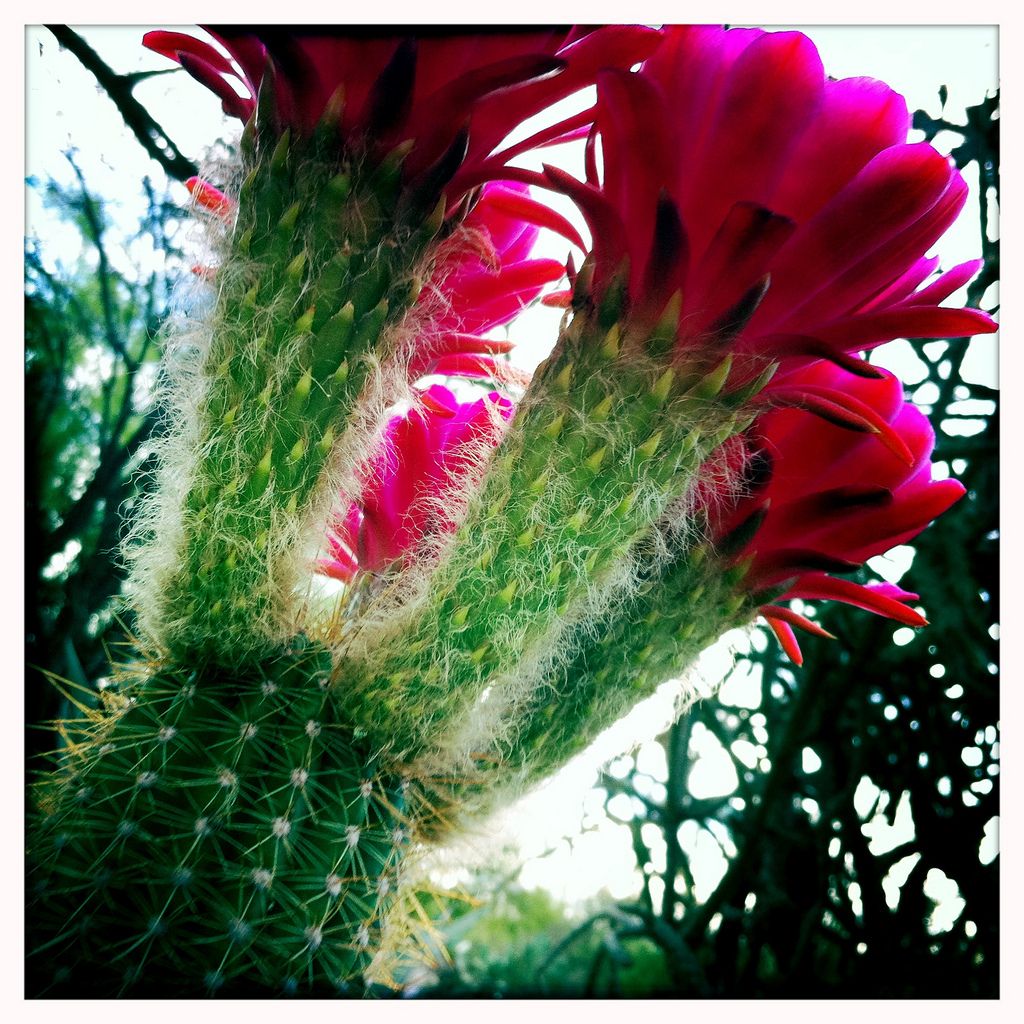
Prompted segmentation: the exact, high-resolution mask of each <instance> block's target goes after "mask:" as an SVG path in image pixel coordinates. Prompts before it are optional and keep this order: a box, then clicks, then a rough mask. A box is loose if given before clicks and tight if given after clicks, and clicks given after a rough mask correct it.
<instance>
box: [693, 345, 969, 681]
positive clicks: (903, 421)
mask: <svg viewBox="0 0 1024 1024" xmlns="http://www.w3.org/2000/svg"><path fill="white" fill-rule="evenodd" d="M793 376H794V378H796V377H799V378H800V380H799V383H800V384H801V385H802V386H807V387H819V386H821V387H827V388H834V389H837V390H839V389H842V390H847V391H849V393H850V394H851V395H852V396H853V397H854V398H856V399H857V400H858V401H860V402H863V403H864V404H865V405H867V406H870V407H871V408H872V409H873V410H874V411H875V412H876V413H877V414H878V415H879V416H881V417H882V418H883V419H884V420H885V421H886V423H887V424H888V425H889V427H890V428H891V431H892V432H893V433H894V434H896V435H898V436H899V438H900V439H901V440H902V442H903V444H904V445H905V447H906V449H907V452H908V453H909V459H907V458H904V457H902V456H901V455H898V454H894V452H893V451H892V450H891V449H890V448H889V447H886V446H885V445H883V444H880V443H879V441H878V439H877V438H876V437H872V436H870V435H869V434H857V433H854V432H852V431H850V430H849V429H846V428H842V427H839V426H833V425H831V424H828V423H821V422H814V423H808V420H807V413H806V412H804V411H801V410H798V409H776V410H772V411H770V412H766V413H764V414H763V415H761V416H759V417H758V419H757V421H756V422H755V424H754V426H753V427H752V428H751V430H750V431H749V432H748V434H746V435H744V436H742V437H738V438H734V439H733V441H732V442H730V444H729V445H728V446H726V448H725V450H724V451H720V455H719V457H720V458H722V459H724V460H725V463H727V464H730V463H731V466H732V469H733V470H734V471H735V470H738V469H739V468H740V467H741V466H745V467H746V468H745V475H746V477H747V480H748V493H747V494H746V495H745V496H744V497H742V498H741V499H740V500H738V501H736V502H733V503H729V502H724V501H723V500H722V499H721V497H717V498H716V496H715V495H713V494H712V493H711V492H710V491H708V492H705V495H704V501H705V503H706V504H707V506H708V508H709V518H710V523H709V526H710V529H711V533H712V537H713V538H715V541H716V543H717V544H718V545H719V546H720V547H721V548H722V549H724V550H726V551H730V552H731V558H732V560H733V562H734V563H735V564H740V565H743V566H744V567H745V572H744V574H743V579H742V582H741V584H740V586H742V587H743V588H744V589H745V590H747V591H748V592H751V593H754V594H755V595H756V594H760V593H763V594H765V595H766V603H765V604H764V605H762V606H761V608H760V611H761V614H762V615H763V616H764V617H765V618H766V619H767V621H768V623H769V624H770V625H771V627H772V629H773V630H774V631H775V633H776V635H777V636H778V637H779V640H780V642H781V643H782V645H783V647H784V648H785V650H786V652H787V653H788V654H789V655H790V657H791V658H792V659H793V660H794V661H795V662H797V663H798V664H799V663H800V661H801V656H800V648H799V645H798V644H797V641H796V637H795V635H794V633H793V630H792V627H793V626H797V627H800V628H803V629H806V630H808V631H810V632H812V633H818V634H822V633H823V631H822V630H821V627H819V626H817V625H816V624H815V623H813V622H811V620H809V619H806V618H805V617H804V616H802V615H799V614H798V613H796V612H794V611H793V610H792V609H790V608H787V607H784V606H782V605H780V604H779V603H778V602H780V601H788V600H791V599H793V598H801V599H803V600H807V601H817V600H835V601H842V602H845V603H846V604H852V605H855V606H857V607H859V608H865V609H867V610H868V611H872V612H875V613H877V614H879V615H884V616H887V617H888V618H891V619H895V620H896V621H898V622H902V623H904V624H906V625H909V626H923V625H926V623H925V620H924V619H923V618H922V617H921V616H920V615H919V614H918V613H917V612H916V611H914V610H913V609H912V608H909V607H907V604H906V602H908V601H912V600H915V599H916V598H917V595H916V594H909V593H907V592H905V591H903V590H901V589H900V588H898V587H894V586H892V585H891V584H873V585H868V586H863V585H861V584H858V583H854V582H852V581H850V580H844V579H838V578H836V577H834V576H832V575H830V573H832V572H848V571H852V570H853V569H856V568H858V567H859V566H861V565H862V564H863V563H864V562H865V561H866V560H867V559H869V558H871V557H873V556H874V555H878V554H883V553H884V552H886V551H888V550H889V549H890V548H893V547H895V546H896V545H897V544H903V543H906V542H907V541H908V540H910V539H911V538H913V537H915V536H917V534H918V533H920V532H921V531H922V530H923V529H924V528H925V527H926V526H928V524H929V523H931V522H932V520H934V519H935V518H936V517H937V516H939V515H941V514H942V513H943V512H945V511H946V509H948V508H949V507H950V506H951V505H952V504H953V503H954V502H955V501H957V500H958V499H959V498H960V497H961V496H962V495H963V493H964V488H963V486H962V485H961V484H960V483H959V481H957V480H952V479H945V480H936V479H934V478H933V476H932V468H933V467H932V463H931V459H930V457H931V453H932V449H933V448H934V444H935V436H934V433H933V431H932V428H931V425H930V424H929V422H928V419H927V417H926V416H925V415H924V413H922V412H921V411H920V409H918V408H917V407H916V406H914V405H912V404H910V403H908V402H906V401H904V398H903V388H902V385H901V384H900V382H899V380H897V379H896V378H895V377H893V376H892V375H891V374H889V373H884V374H883V375H882V376H881V377H879V378H876V379H870V378H865V377H858V376H855V375H851V374H850V373H848V372H847V371H845V370H843V369H841V368H839V367H836V366H833V365H832V364H830V363H827V362H824V361H818V362H816V363H813V364H810V365H808V366H805V367H803V368H802V369H801V370H799V371H798V372H797V373H796V374H794V375H793ZM780 588H782V589H781V591H780Z"/></svg>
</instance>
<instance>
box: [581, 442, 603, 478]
mask: <svg viewBox="0 0 1024 1024" xmlns="http://www.w3.org/2000/svg"><path fill="white" fill-rule="evenodd" d="M607 454H608V445H606V444H603V445H601V447H600V448H598V449H597V451H595V452H592V453H591V454H590V455H588V456H587V458H586V459H584V460H583V465H584V466H586V467H587V469H589V470H590V471H591V472H592V473H596V472H597V471H598V470H599V469H600V468H601V463H602V462H604V457H605V455H607Z"/></svg>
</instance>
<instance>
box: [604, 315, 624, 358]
mask: <svg viewBox="0 0 1024 1024" xmlns="http://www.w3.org/2000/svg"><path fill="white" fill-rule="evenodd" d="M621 347H622V328H621V327H620V326H619V325H618V324H617V323H616V324H612V326H611V329H610V330H609V331H608V333H607V334H606V335H605V336H604V341H603V342H602V343H601V355H603V356H604V357H605V359H614V358H615V357H616V356H617V355H618V354H619V349H620V348H621Z"/></svg>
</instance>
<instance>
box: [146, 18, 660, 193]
mask: <svg viewBox="0 0 1024 1024" xmlns="http://www.w3.org/2000/svg"><path fill="white" fill-rule="evenodd" d="M209 31H210V32H211V34H212V35H213V36H214V37H215V38H216V39H217V40H218V41H219V42H220V43H221V44H222V45H223V47H224V48H225V49H226V50H227V51H228V53H229V54H230V57H231V59H230V60H229V59H227V58H226V57H224V55H223V54H222V53H221V52H220V51H219V50H217V49H216V48H215V47H213V46H211V45H210V44H208V43H205V42H202V41H200V40H198V39H195V38H194V37H192V36H189V35H186V34H184V33H180V32H164V31H156V32H149V33H147V34H146V36H145V37H144V40H143V42H144V43H145V45H146V46H148V47H149V48H150V49H152V50H155V51H156V52H157V53H161V54H163V55H164V56H166V57H169V58H171V59H172V60H176V61H177V62H178V63H179V64H181V66H182V67H183V68H184V69H185V70H186V71H188V72H189V74H191V75H192V76H193V77H194V78H196V79H197V80H198V81H200V82H201V83H202V84H203V85H205V86H206V87H207V88H209V89H210V90H211V91H213V92H214V93H215V94H216V95H217V96H218V97H219V98H220V100H221V102H222V104H223V107H224V110H225V112H226V113H227V114H229V115H231V116H234V117H238V118H240V119H241V120H243V121H247V120H248V119H249V118H250V117H251V116H252V114H253V112H254V110H255V109H256V98H257V95H258V92H259V89H260V87H261V84H262V82H263V81H264V76H265V75H266V73H267V69H268V67H269V68H271V69H272V73H273V88H274V93H275V98H276V104H277V112H278V117H279V119H280V124H279V125H278V130H280V129H281V128H283V127H284V126H289V127H291V128H292V129H293V131H297V132H299V134H303V135H308V134H310V133H311V132H312V130H313V128H314V127H315V125H316V124H317V122H318V121H319V120H320V118H321V117H322V115H323V114H324V112H325V110H326V109H327V107H328V105H329V104H330V103H331V102H332V100H333V101H335V102H337V103H339V105H340V103H341V102H342V101H343V110H342V111H341V121H340V125H339V133H340V140H341V141H343V142H344V143H345V144H346V145H358V146H363V145H366V146H369V147H370V148H371V150H372V151H373V152H374V154H375V155H376V156H378V157H380V156H382V155H383V154H384V153H386V152H387V151H389V150H390V149H392V148H393V147H394V146H396V145H398V144H399V143H402V142H405V141H406V140H415V145H414V148H413V151H412V153H411V154H410V155H409V159H408V161H407V163H406V165H405V167H404V171H405V174H406V175H407V184H408V186H409V187H410V188H411V189H416V188H428V189H429V190H431V191H433V190H435V189H440V188H441V187H444V186H448V193H447V194H448V195H449V198H450V199H452V200H453V201H454V200H457V199H458V197H459V196H460V195H461V194H462V192H463V191H464V188H465V185H466V182H469V181H470V179H473V180H472V184H478V183H479V182H480V181H481V180H483V178H481V177H480V176H479V174H478V172H479V171H480V169H481V168H482V167H483V166H484V164H485V163H486V164H487V166H488V168H491V169H493V168H496V167H500V166H501V165H502V163H503V159H504V158H503V157H501V156H497V157H496V156H495V152H494V151H495V150H496V148H497V147H498V146H499V145H500V144H501V143H502V141H503V140H504V139H505V137H506V136H507V135H508V134H509V133H510V132H511V131H512V130H513V129H514V128H516V127H517V126H518V125H519V124H521V123H522V122H523V121H524V120H526V119H527V118H529V117H531V116H532V115H534V114H536V113H538V112H540V111H541V110H543V109H544V108H545V107H547V106H549V105H550V104H552V103H554V102H556V101H558V100H560V99H562V98H564V97H566V96H568V95H570V94H571V93H574V92H576V91H578V90H579V89H582V88H584V87H585V86H587V85H591V84H593V82H594V79H595V76H596V75H597V73H598V71H600V70H601V69H602V68H607V67H623V68H628V67H630V66H631V65H632V64H634V63H636V62H637V61H640V60H643V59H644V58H645V57H646V56H648V55H649V54H650V53H651V51H652V50H653V49H654V48H655V47H656V46H657V45H658V43H659V41H660V37H659V34H658V33H657V32H655V31H654V30H651V29H645V28H639V27H633V26H606V27H604V28H598V29H596V30H582V29H576V30H573V31H571V32H569V33H566V32H565V31H564V30H558V29H554V28H552V29H541V30H527V29H522V30H520V29H515V28H512V29H508V28H505V29H501V30H489V29H476V30H474V31H471V32H467V31H459V30H451V29H447V28H443V27H442V28H437V29H429V28H428V29H419V30H417V31H415V33H413V32H410V33H407V34H402V33H399V32H389V31H387V30H381V29H378V28H373V27H366V28H360V27H348V28H344V29H338V28H333V29H332V28H327V27H325V28H320V27H318V28H310V29H305V30H304V29H301V28H300V29H294V30H293V29H286V28H283V27H276V26H251V27H250V26H219V27H215V28H211V29H210V30H209ZM581 127H583V126H581V125H580V124H579V123H577V122H576V121H574V120H572V119H570V122H568V123H566V124H565V125H564V126H561V125H559V126H554V127H552V128H551V129H546V130H545V135H544V140H545V141H551V140H553V139H556V138H558V137H560V136H562V135H564V134H565V133H566V132H570V133H571V132H574V131H575V132H578V131H579V130H581ZM517 151H518V150H517ZM511 152H512V150H509V153H511ZM485 176H487V177H500V176H501V175H500V174H493V173H488V174H487V175H485ZM453 177H454V178H455V181H453V182H452V181H451V179H452V178H453ZM449 182H451V184H449Z"/></svg>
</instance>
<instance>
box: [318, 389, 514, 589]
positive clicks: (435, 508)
mask: <svg viewBox="0 0 1024 1024" xmlns="http://www.w3.org/2000/svg"><path fill="white" fill-rule="evenodd" d="M421 397H422V405H421V406H418V407H417V408H415V409H412V410H411V411H410V412H408V413H406V414H405V415H402V416H396V417H394V419H392V420H391V422H390V423H389V424H388V427H387V431H386V436H385V439H384V445H383V447H382V448H381V450H380V453H379V454H378V455H377V457H376V458H375V459H374V460H373V463H372V465H371V466H369V467H367V468H366V469H365V470H364V472H363V473H362V474H361V475H362V484H363V486H362V493H361V494H360V496H359V499H358V501H356V502H353V503H352V504H351V505H350V506H349V508H348V509H347V510H346V512H345V513H344V515H341V516H339V517H338V518H337V519H336V520H335V521H334V523H333V524H332V526H331V529H330V531H329V533H328V550H329V556H330V557H328V558H326V559H322V560H321V561H320V562H319V563H318V569H319V570H320V572H321V573H323V574H324V575H327V576H333V577H334V578H335V579H340V580H343V581H346V582H347V581H348V580H351V579H352V577H353V576H354V575H355V573H356V571H357V570H360V569H361V570H363V571H370V572H377V571H381V570H383V569H386V568H387V567H388V566H389V565H391V564H392V563H393V562H395V561H396V560H397V559H399V558H401V557H402V556H403V555H405V554H406V553H407V552H410V551H412V550H413V549H414V548H415V547H416V546H417V545H418V544H419V543H420V542H421V541H422V540H423V539H424V538H426V537H429V536H432V535H435V534H438V533H444V532H449V531H451V530H454V529H455V527H456V525H457V524H456V522H455V521H454V519H453V518H452V516H451V514H450V512H449V503H450V501H451V494H452V493H453V492H454V491H457V490H458V489H459V488H460V487H461V486H462V485H464V484H465V483H466V482H467V481H468V479H469V478H471V476H472V474H473V473H474V471H475V470H476V469H478V468H479V466H480V464H481V452H486V451H487V450H489V449H490V448H493V447H494V446H495V445H497V443H498V441H499V439H500V437H501V432H502V431H501V421H502V420H508V419H509V418H510V417H511V415H512V403H511V402H509V401H508V400H507V399H505V398H503V397H501V396H500V395H498V394H497V393H495V392H492V393H491V394H489V395H488V396H487V397H486V398H481V399H479V400H478V401H476V402H459V401H458V400H457V399H456V398H455V396H454V395H453V394H452V393H451V392H450V391H449V390H448V389H447V388H445V387H442V386H441V385H439V384H435V385H434V386H433V387H431V388H429V389H428V390H427V391H425V392H423V393H422V396H421ZM446 495H447V496H448V497H447V499H446Z"/></svg>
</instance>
